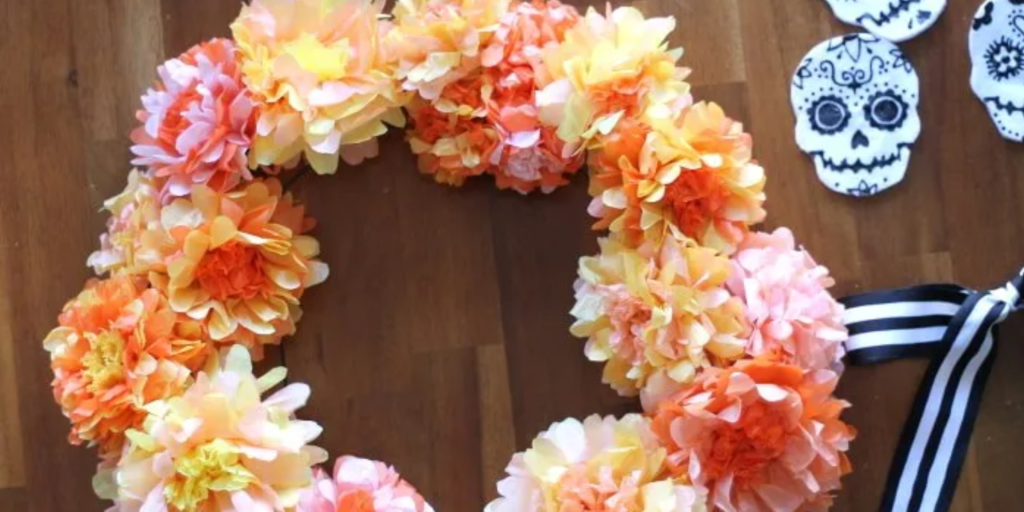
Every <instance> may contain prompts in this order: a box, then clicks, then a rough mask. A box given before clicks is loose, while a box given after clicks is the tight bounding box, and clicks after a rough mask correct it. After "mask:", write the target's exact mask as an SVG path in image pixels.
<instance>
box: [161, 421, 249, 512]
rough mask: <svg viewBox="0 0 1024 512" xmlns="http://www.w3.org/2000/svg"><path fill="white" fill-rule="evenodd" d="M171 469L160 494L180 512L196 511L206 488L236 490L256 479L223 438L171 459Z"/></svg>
mask: <svg viewBox="0 0 1024 512" xmlns="http://www.w3.org/2000/svg"><path fill="white" fill-rule="evenodd" d="M174 472H175V474H174V476H173V477H172V478H171V481H170V482H169V483H168V484H167V486H166V487H164V497H165V498H166V499H167V503H169V504H170V505H173V506H174V508H175V509H176V510H178V511H180V512H192V511H195V510H200V509H201V508H202V505H203V504H204V503H205V502H206V501H207V500H208V499H209V497H210V491H213V492H234V491H240V490H242V489H245V488H246V487H248V486H249V485H250V484H252V483H254V482H256V480H257V479H256V476H255V475H253V474H252V472H250V471H249V470H248V469H246V468H245V466H243V465H242V464H241V462H240V461H239V456H238V449H237V448H235V447H234V446H233V445H232V444H231V443H229V442H228V441H225V440H223V439H216V440H213V441H210V442H208V443H206V444H203V445H200V446H198V447H196V448H194V449H192V451H190V452H188V453H186V454H184V455H182V456H181V457H178V458H177V459H175V461H174Z"/></svg>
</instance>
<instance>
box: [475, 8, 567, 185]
mask: <svg viewBox="0 0 1024 512" xmlns="http://www.w3.org/2000/svg"><path fill="white" fill-rule="evenodd" d="M578 22H579V14H578V13H577V12H576V9H575V8H573V7H572V6H567V5H562V4H561V3H559V2H558V1H557V0H549V1H548V2H544V1H542V0H534V1H533V2H532V3H519V4H516V5H515V6H514V7H513V9H512V10H511V11H510V12H509V13H508V14H506V15H505V16H503V17H502V19H501V25H500V26H499V27H498V30H497V32H496V33H495V35H494V37H492V38H491V42H490V44H489V45H488V47H487V48H486V49H485V50H484V53H483V65H484V73H485V74H486V75H487V77H488V78H489V83H490V84H492V85H493V92H492V93H491V94H490V95H489V97H488V100H489V101H488V118H489V119H490V121H491V123H493V125H494V127H495V130H496V131H497V133H498V136H499V142H498V145H497V147H496V148H495V150H494V152H492V153H491V157H490V163H491V164H493V167H492V172H493V173H494V177H495V180H496V181H497V184H498V187H499V188H501V189H506V188H512V189H514V190H516V191H518V192H520V193H522V194H526V193H529V192H532V191H533V190H537V189H540V190H541V191H543V192H545V193H550V192H552V191H553V190H554V189H555V188H557V187H559V186H562V185H565V184H567V183H568V182H569V181H568V179H567V177H568V176H570V175H572V174H574V173H575V172H576V171H577V170H579V168H580V167H581V166H582V164H583V155H582V154H577V155H569V156H567V157H563V152H564V149H565V142H564V141H562V140H561V139H560V138H558V135H557V133H556V132H557V130H558V127H557V126H554V125H545V124H543V123H541V121H540V118H539V115H540V110H539V108H538V107H537V88H538V84H541V83H549V82H550V81H551V78H550V77H549V76H548V75H549V74H548V72H547V69H546V67H545V66H544V62H543V59H542V58H541V53H542V51H543V49H545V48H550V47H552V46H556V45H558V44H559V43H561V41H562V40H564V38H565V33H566V32H567V31H568V30H569V29H571V28H572V27H573V26H575V25H576V24H577V23H578Z"/></svg>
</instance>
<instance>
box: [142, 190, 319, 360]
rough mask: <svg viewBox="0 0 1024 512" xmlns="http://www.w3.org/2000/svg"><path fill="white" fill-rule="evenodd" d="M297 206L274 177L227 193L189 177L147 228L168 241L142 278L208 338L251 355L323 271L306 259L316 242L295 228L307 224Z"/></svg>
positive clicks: (287, 325)
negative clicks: (184, 190)
mask: <svg viewBox="0 0 1024 512" xmlns="http://www.w3.org/2000/svg"><path fill="white" fill-rule="evenodd" d="M304 211H305V210H304V208H303V207H302V206H297V205H295V204H293V202H292V198H291V195H290V194H284V193H282V190H281V184H280V183H279V182H278V181H277V180H276V179H269V180H256V181H253V182H251V183H250V184H248V185H246V186H244V187H242V188H240V189H238V190H235V191H232V192H229V193H217V192H214V191H213V190H211V189H209V188H207V187H204V186H201V185H197V186H196V187H194V188H193V189H192V195H191V197H189V198H180V199H177V200H175V201H174V202H173V203H171V204H169V205H167V206H165V207H164V208H163V210H162V211H161V216H160V217H161V220H160V226H159V228H157V229H156V230H154V231H152V232H150V233H148V234H147V235H148V237H149V238H152V239H153V243H154V244H158V245H161V246H170V247H172V248H173V249H172V250H171V251H167V250H166V249H165V250H164V252H165V257H164V259H163V261H162V262H161V263H162V264H161V265H158V266H155V267H154V268H153V269H152V270H151V272H150V280H151V281H152V282H153V283H154V284H155V285H156V286H157V287H159V288H161V289H164V290H167V295H168V297H170V301H171V308H173V309H174V310H175V311H178V312H180V313H185V314H187V315H188V316H189V317H190V318H194V319H196V320H199V321H201V322H202V323H203V324H204V325H205V326H206V328H207V329H208V330H209V333H210V337H211V338H212V339H214V340H215V341H218V342H221V343H242V344H244V345H245V346H247V347H249V348H250V349H251V350H253V356H254V357H256V358H257V359H259V358H261V357H262V348H263V345H266V344H275V343H278V342H279V341H280V340H281V338H282V337H283V336H287V335H291V334H293V333H294V331H295V322H297V321H298V319H299V316H300V314H301V310H300V308H299V299H300V298H301V297H302V294H303V292H304V291H305V290H306V289H307V288H309V287H310V286H314V285H316V284H319V283H321V282H323V281H324V279H326V278H327V273H328V270H327V265H326V264H324V263H322V262H320V261H318V260H316V259H314V258H316V256H317V255H318V254H319V252H320V245H319V243H318V242H317V241H316V239H314V238H312V237H310V236H306V235H304V234H303V233H305V232H307V231H309V229H311V228H312V226H313V220H312V219H309V218H307V217H305V213H304Z"/></svg>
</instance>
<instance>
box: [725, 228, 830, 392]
mask: <svg viewBox="0 0 1024 512" xmlns="http://www.w3.org/2000/svg"><path fill="white" fill-rule="evenodd" d="M731 264H732V275H731V276H730V278H729V281H728V283H727V284H728V288H729V290H730V291H731V292H732V293H733V294H734V295H735V296H737V297H739V298H740V299H741V300H742V301H743V302H744V303H745V305H746V311H747V320H748V321H749V322H750V324H751V325H752V326H753V330H752V332H751V335H750V342H749V343H748V344H747V353H748V354H750V355H752V356H755V357H757V356H767V357H771V358H773V359H776V360H778V361H781V362H784V363H786V364H792V365H797V366H799V367H801V368H804V369H805V370H826V369H831V370H834V371H838V372H841V371H842V363H841V362H840V361H841V359H842V357H843V354H844V350H843V342H844V341H845V340H846V339H847V338H848V337H849V336H848V334H847V331H846V326H845V325H843V306H842V305H841V304H839V302H837V301H836V299H835V298H834V297H832V294H830V293H829V291H828V289H829V288H830V287H831V286H832V285H834V284H835V281H834V280H833V279H832V277H831V276H830V275H829V273H828V269H827V268H825V267H823V266H821V265H818V264H817V263H816V262H815V261H814V258H812V257H811V255H810V254H808V253H807V251H804V250H803V249H797V248H796V243H795V242H794V241H793V233H792V232H791V231H790V230H788V229H785V228H781V229H777V230H775V232H774V233H771V234H768V233H749V234H747V236H746V238H745V239H744V240H743V242H742V243H741V244H740V246H739V251H738V252H737V253H736V254H735V255H734V256H733V259H732V260H731Z"/></svg>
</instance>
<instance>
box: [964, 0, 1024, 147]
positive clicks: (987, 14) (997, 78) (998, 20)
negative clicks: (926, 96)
mask: <svg viewBox="0 0 1024 512" xmlns="http://www.w3.org/2000/svg"><path fill="white" fill-rule="evenodd" d="M968 40H969V46H970V53H971V88H972V89H974V94H976V95H978V98H979V99H981V101H982V102H984V103H985V108H987V109H988V113H989V115H990V116H991V117H992V121H993V122H994V123H995V125H996V128H998V129H999V133H1000V134H1001V135H1002V136H1003V137H1005V138H1007V139H1010V140H1014V141H1017V142H1024V0H988V1H987V2H985V3H983V4H981V8H979V9H978V14H977V15H975V17H974V23H973V24H972V25H971V34H970V37H969V38H968Z"/></svg>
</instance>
